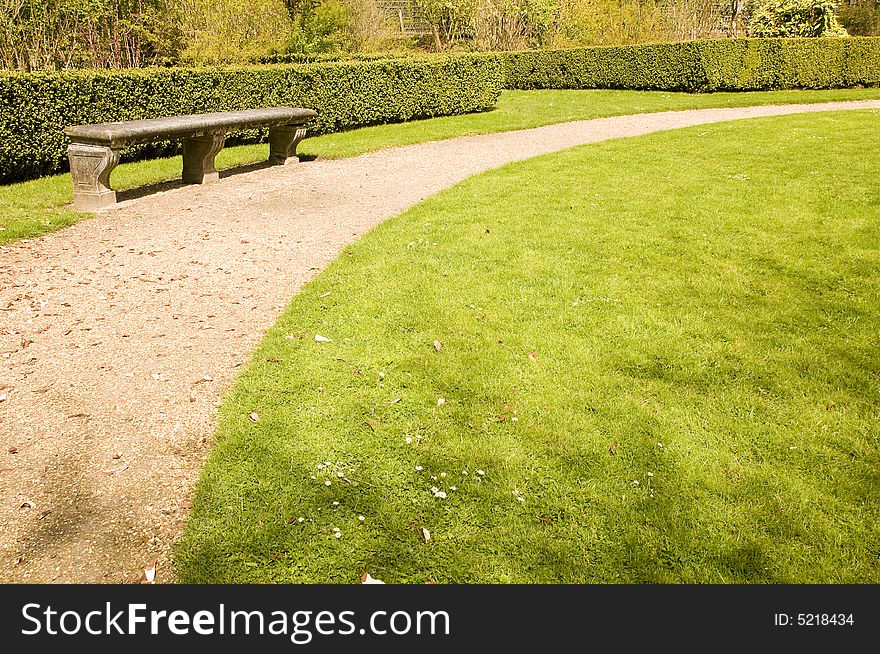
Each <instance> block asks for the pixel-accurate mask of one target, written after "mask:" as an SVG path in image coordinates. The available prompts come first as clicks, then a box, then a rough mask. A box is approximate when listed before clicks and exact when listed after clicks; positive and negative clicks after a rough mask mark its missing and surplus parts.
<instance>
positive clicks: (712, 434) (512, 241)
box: [176, 111, 880, 583]
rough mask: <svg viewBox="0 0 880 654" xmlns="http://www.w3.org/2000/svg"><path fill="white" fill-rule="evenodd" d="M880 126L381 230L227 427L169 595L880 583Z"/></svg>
mask: <svg viewBox="0 0 880 654" xmlns="http://www.w3.org/2000/svg"><path fill="white" fill-rule="evenodd" d="M878 119H880V112H876V111H873V112H872V111H863V112H845V113H834V114H812V115H801V116H788V117H779V118H770V119H755V120H748V121H737V122H733V123H725V124H717V125H712V126H700V127H695V128H690V129H686V130H679V131H675V132H666V133H660V134H655V135H650V136H646V137H640V138H633V139H623V140H617V141H609V142H606V143H603V144H598V145H591V146H584V147H580V148H576V149H573V150H569V151H566V152H563V153H558V154H554V155H549V156H543V157H540V158H538V159H533V160H530V161H526V162H520V163H516V164H512V165H508V166H505V167H504V168H501V169H498V170H496V171H492V172H489V173H486V174H482V175H479V176H477V177H474V178H471V179H469V180H467V181H465V182H464V183H461V184H459V185H457V186H455V187H454V188H452V189H449V190H447V191H444V192H442V193H440V194H439V195H437V196H434V197H433V198H430V199H429V200H427V201H425V202H423V203H421V204H420V205H418V206H416V207H415V208H413V209H412V210H410V211H408V212H407V213H405V214H403V215H401V216H398V217H397V218H394V219H392V220H390V221H387V222H386V223H384V224H382V225H381V226H380V227H378V228H377V229H375V230H373V231H372V232H370V233H369V234H368V235H366V236H365V237H364V238H362V239H361V240H360V241H359V242H357V243H356V244H354V245H353V246H351V247H350V248H348V249H347V250H346V251H345V252H344V254H343V255H342V256H341V257H340V258H339V259H338V260H337V261H336V262H335V263H333V264H332V265H331V266H330V268H329V269H328V270H326V271H325V272H324V273H322V274H321V275H320V276H319V277H317V278H316V279H315V280H314V281H313V282H311V283H310V284H308V285H307V286H306V287H305V288H304V289H303V291H302V292H301V293H300V294H298V295H297V296H296V297H295V298H294V299H293V301H292V302H291V304H290V305H289V306H288V307H287V309H286V311H285V312H284V314H283V317H282V318H281V319H280V321H279V322H278V324H277V325H276V326H275V327H274V328H273V329H271V330H270V332H269V333H268V334H267V336H266V337H265V339H264V341H263V343H262V344H261V346H260V347H259V348H258V350H257V351H256V353H255V354H254V356H253V359H252V360H251V362H250V363H249V364H248V365H247V366H246V368H245V369H244V371H243V373H242V375H241V377H240V378H239V380H238V382H237V385H236V386H235V388H234V390H233V391H232V392H231V393H230V394H229V395H228V396H227V397H226V398H225V399H224V401H223V403H222V406H221V420H220V425H219V430H218V433H217V437H216V442H215V444H214V447H213V450H212V453H211V455H210V457H209V460H208V462H207V464H206V467H205V468H204V470H203V472H202V476H201V479H200V482H199V484H198V486H197V491H196V497H195V501H194V504H193V510H192V513H191V515H190V517H189V520H188V523H187V526H186V529H185V532H184V535H183V538H182V541H181V543H180V545H179V546H178V548H177V550H176V562H177V565H178V570H179V576H180V579H181V580H182V581H184V582H220V583H223V582H340V583H352V582H357V581H358V580H359V578H360V576H361V575H362V574H363V573H364V572H369V573H370V574H372V575H373V576H374V577H377V578H379V579H382V580H384V581H386V582H407V583H423V582H425V581H427V580H435V581H437V582H441V583H443V582H526V583H528V582H638V583H642V582H649V583H667V582H709V583H735V582H753V583H775V582H787V583H788V582H804V583H806V582H819V583H830V582H835V583H836V582H855V583H865V582H867V583H878V582H880V545H878V544H880V475H878V470H880V455H878V449H877V445H878V437H880V427H878V425H880V399H878V398H880V347H878V341H877V325H878V324H880V185H878V184H877V180H878V179H880V157H878V154H877V149H876V134H877V124H878ZM550 189H552V192H548V190H550ZM316 334H321V335H323V336H325V337H328V338H331V339H332V341H331V342H316V341H315V338H314V336H315V335H316ZM435 340H438V341H440V343H441V347H440V349H439V350H437V349H436V348H435V347H434V345H433V344H434V342H435ZM440 398H443V399H445V400H446V401H445V403H443V404H439V403H438V402H439V399H440ZM252 414H255V416H254V417H256V421H254V419H253V418H252V417H250V416H251V415H252ZM480 470H482V471H483V472H484V473H485V474H484V475H480V474H479V471H480ZM464 471H466V472H467V473H468V474H467V475H464V474H463V472H464ZM444 473H445V476H444ZM340 475H341V477H342V478H340ZM435 477H436V479H435ZM432 486H436V487H438V488H439V489H441V490H442V491H443V492H446V493H447V494H448V497H446V498H445V499H438V498H436V497H435V496H434V494H433V493H432V492H431V490H430V489H431V487H432ZM453 487H455V490H453ZM520 498H522V499H520ZM336 502H338V505H337V504H335V503H336ZM358 516H363V517H364V520H363V521H361V520H359V518H358ZM299 518H303V520H302V522H300V521H299V520H298V519H299ZM334 528H337V529H339V530H340V531H339V533H340V534H341V536H340V537H339V538H336V537H335V535H334V531H333V529H334ZM422 528H425V529H428V530H429V532H430V534H431V539H430V542H428V543H425V542H423V541H422V539H421V537H420V530H421V529H422Z"/></svg>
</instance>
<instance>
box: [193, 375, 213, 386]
mask: <svg viewBox="0 0 880 654" xmlns="http://www.w3.org/2000/svg"><path fill="white" fill-rule="evenodd" d="M209 381H214V378H213V377H211V375H205V376H203V377H202V378H201V379H197V380H195V381H194V382H193V386H195V385H196V384H201V383H202V382H209Z"/></svg>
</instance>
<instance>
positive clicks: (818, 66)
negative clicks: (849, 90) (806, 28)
mask: <svg viewBox="0 0 880 654" xmlns="http://www.w3.org/2000/svg"><path fill="white" fill-rule="evenodd" d="M499 56H500V57H501V58H502V60H503V62H504V68H505V88H508V89H644V90H663V91H690V92H705V91H764V90H772V89H794V88H809V89H819V88H839V87H849V86H856V85H859V84H863V85H875V84H878V83H880V38H878V37H858V38H828V39H733V40H730V39H725V40H715V41H690V42H685V43H658V44H652V45H637V46H621V47H595V48H577V49H571V50H543V51H540V50H536V51H527V52H512V53H506V54H502V55H499Z"/></svg>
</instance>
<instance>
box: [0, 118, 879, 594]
mask: <svg viewBox="0 0 880 654" xmlns="http://www.w3.org/2000/svg"><path fill="white" fill-rule="evenodd" d="M868 108H874V109H876V108H880V101H858V102H845V103H827V104H813V105H787V106H764V107H749V108H737V109H702V110H691V111H677V112H666V113H658V114H640V115H631V116H621V117H613V118H600V119H595V120H588V121H578V122H571V123H563V124H558V125H551V126H547V127H539V128H536V129H529V130H523V131H517V132H507V133H501V134H490V135H483V136H470V137H462V138H456V139H451V140H447V141H438V142H433V143H425V144H420V145H413V146H407V147H402V148H395V149H391V150H385V151H381V152H376V153H372V154H367V155H363V156H359V157H353V158H350V159H341V160H329V161H323V160H319V161H314V162H309V163H303V164H299V165H294V166H287V167H272V168H264V169H260V170H255V171H252V172H247V173H242V174H238V175H234V176H232V177H230V178H227V179H224V180H221V181H220V182H218V183H216V184H212V185H208V186H202V187H185V188H176V189H173V190H169V191H166V192H162V193H157V194H154V195H150V196H146V197H143V198H140V199H138V200H132V201H129V202H125V203H122V204H120V205H119V206H118V207H117V208H115V209H113V210H111V211H109V212H106V213H104V214H101V215H99V216H98V217H96V218H93V219H90V220H84V221H81V222H80V223H78V224H77V225H75V226H73V227H70V228H68V229H65V230H63V231H61V232H58V233H55V234H51V235H47V236H44V237H42V238H40V239H36V240H33V241H27V242H18V243H16V244H13V245H10V246H7V247H4V248H0V398H2V397H3V396H5V399H2V400H0V447H2V450H0V581H3V582H12V581H15V582H131V581H135V580H137V578H138V574H139V572H140V570H141V569H142V568H143V567H144V565H146V564H147V563H148V562H149V561H151V560H152V559H154V558H158V559H159V573H158V576H157V580H159V581H168V580H171V579H173V575H172V573H171V571H170V570H169V563H170V561H169V552H170V548H171V545H172V542H173V540H174V538H175V536H176V534H177V531H178V529H179V527H180V526H181V524H182V521H183V519H184V517H185V515H186V511H187V508H188V499H189V496H190V491H191V489H192V486H193V484H194V482H195V480H196V477H197V475H198V471H199V468H200V466H201V464H202V462H203V460H204V458H205V455H206V452H207V448H208V445H209V444H210V439H211V436H212V434H213V431H214V426H215V414H216V403H217V402H218V400H219V398H220V396H221V395H222V393H224V392H225V391H226V390H228V389H229V388H230V386H231V384H232V382H233V380H234V377H235V374H236V371H237V369H238V367H239V366H240V365H241V364H243V363H244V362H245V361H246V360H247V358H248V356H249V354H250V353H251V351H252V350H253V349H254V347H255V346H256V344H257V343H258V341H259V340H260V338H261V336H262V334H263V333H264V332H265V330H266V329H267V328H268V327H270V326H271V325H272V323H273V322H274V321H275V320H276V319H277V318H278V316H279V315H280V313H281V310H282V308H283V307H284V305H285V304H286V303H287V302H288V300H289V299H290V297H291V296H292V295H293V294H294V293H296V291H297V289H299V288H300V287H301V286H302V284H303V283H305V282H306V281H308V280H309V279H311V278H312V277H313V276H314V275H315V274H317V272H318V271H319V270H321V269H322V268H324V267H325V266H326V265H327V264H328V263H329V262H330V261H331V260H332V259H333V258H334V257H335V256H336V255H337V254H338V253H339V251H340V250H341V249H342V248H343V247H344V246H345V245H347V244H348V243H350V242H352V241H353V240H355V239H356V238H358V237H359V236H360V235H361V234H363V233H364V232H366V231H367V230H369V229H370V228H371V227H373V226H374V225H376V224H377V223H379V222H381V221H382V220H384V219H386V218H388V217H390V216H393V215H396V214H398V213H400V212H401V211H403V210H405V209H406V208H407V207H410V206H412V205H413V204H415V203H417V202H419V201H420V200H422V199H424V198H425V197H427V196H429V195H431V194H433V193H436V192H437V191H440V190H441V189H444V188H446V187H448V186H451V185H453V184H455V183H456V182H459V181H461V180H463V179H465V178H467V177H469V176H471V175H474V174H476V173H479V172H482V171H485V170H488V169H491V168H495V167H498V166H500V165H503V164H505V163H508V162H511V161H516V160H521V159H526V158H529V157H533V156H536V155H540V154H545V153H548V152H554V151H557V150H563V149H566V148H570V147H573V146H576V145H581V144H585V143H595V142H598V141H603V140H606V139H612V138H618V137H626V136H637V135H642V134H648V133H651V132H657V131H661V130H669V129H675V128H680V127H687V126H691V125H699V124H706V123H714V122H720V121H728V120H735V119H740V118H752V117H759V116H776V115H782V114H792V113H802V112H810V111H831V110H840V109H868Z"/></svg>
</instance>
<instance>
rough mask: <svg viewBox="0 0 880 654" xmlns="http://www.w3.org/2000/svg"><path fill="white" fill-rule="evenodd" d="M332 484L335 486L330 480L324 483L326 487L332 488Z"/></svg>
mask: <svg viewBox="0 0 880 654" xmlns="http://www.w3.org/2000/svg"><path fill="white" fill-rule="evenodd" d="M332 484H333V482H332V481H330V480H329V479H328V480H327V481H325V482H324V485H325V486H330V485H332Z"/></svg>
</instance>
